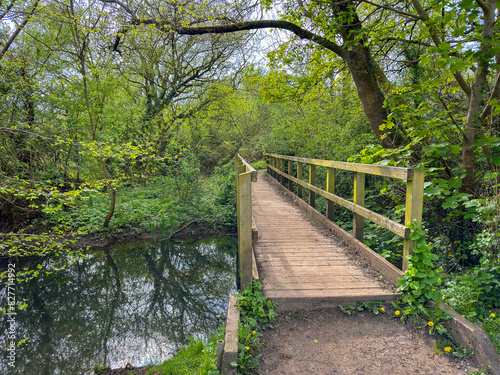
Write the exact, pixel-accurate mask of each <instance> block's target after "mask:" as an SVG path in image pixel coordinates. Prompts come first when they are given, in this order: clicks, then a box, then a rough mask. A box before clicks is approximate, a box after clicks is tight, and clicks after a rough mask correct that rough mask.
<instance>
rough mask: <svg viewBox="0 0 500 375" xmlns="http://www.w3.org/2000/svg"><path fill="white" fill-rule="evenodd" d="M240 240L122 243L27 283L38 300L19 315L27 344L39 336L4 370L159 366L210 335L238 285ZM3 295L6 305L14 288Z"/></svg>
mask: <svg viewBox="0 0 500 375" xmlns="http://www.w3.org/2000/svg"><path fill="white" fill-rule="evenodd" d="M235 245H236V244H235V239H234V238H233V237H222V238H221V237H219V238H217V239H215V238H211V239H203V240H197V241H195V242H192V241H191V243H190V241H188V240H184V241H182V242H177V243H168V242H165V243H161V246H160V244H158V245H156V246H152V245H151V244H144V243H134V244H128V245H121V246H115V247H110V248H107V249H105V250H99V251H94V252H92V253H91V254H90V256H89V257H88V258H87V259H83V260H81V261H79V262H78V263H75V264H73V265H72V266H71V267H68V268H66V269H64V270H61V271H58V272H54V273H52V274H49V275H43V276H40V277H38V278H35V279H33V280H31V281H29V282H27V283H23V284H19V285H17V287H16V294H17V299H18V300H19V299H23V298H24V299H27V303H28V308H27V309H25V310H22V311H20V312H19V314H18V315H17V317H16V322H17V324H18V327H17V335H18V341H19V340H21V339H23V338H26V337H29V340H28V341H27V342H26V343H25V344H24V345H22V346H21V347H20V348H19V350H18V352H17V358H16V369H15V370H14V371H12V370H11V369H10V368H8V367H7V358H6V357H7V353H6V352H2V353H0V354H2V358H1V359H0V361H1V362H0V372H1V373H9V374H26V375H31V374H33V375H34V374H36V375H40V374H43V375H52V374H87V373H89V374H90V373H92V371H91V370H92V368H93V367H94V366H95V365H103V364H106V365H111V367H120V366H125V364H126V363H127V362H130V363H131V364H133V365H134V366H139V365H144V364H148V363H159V362H161V361H162V360H165V359H167V358H169V357H170V356H171V353H172V352H174V351H175V350H176V349H178V347H179V346H181V345H183V344H184V343H186V341H187V338H188V337H189V336H194V337H196V338H202V337H205V338H206V337H208V336H209V335H210V334H211V333H215V332H216V331H217V329H218V327H219V326H220V325H221V324H222V323H223V319H224V317H225V312H226V310H227V300H228V296H229V293H230V292H231V291H233V290H234V289H235V284H234V272H235V268H234V252H235ZM18 266H19V265H18ZM23 267H26V265H23ZM0 298H1V300H2V301H6V290H5V288H4V289H2V291H1V292H0ZM218 315H220V317H218ZM6 329H7V321H6V317H4V319H3V321H2V332H6ZM5 340H6V338H5V335H2V337H1V338H0V345H2V347H5V344H6V341H5Z"/></svg>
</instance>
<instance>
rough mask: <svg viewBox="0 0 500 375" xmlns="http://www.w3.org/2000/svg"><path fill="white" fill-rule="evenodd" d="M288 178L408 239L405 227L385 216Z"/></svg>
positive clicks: (407, 231) (293, 178)
mask: <svg viewBox="0 0 500 375" xmlns="http://www.w3.org/2000/svg"><path fill="white" fill-rule="evenodd" d="M278 173H282V172H281V171H279V172H278ZM290 178H291V179H292V180H293V181H294V182H296V183H298V184H300V185H302V186H304V187H305V188H306V189H309V190H313V191H314V192H315V193H317V194H318V195H321V196H322V197H325V198H326V199H329V200H331V201H333V202H335V203H337V204H339V205H341V206H342V207H345V208H347V209H348V210H351V211H352V212H354V213H357V214H359V215H361V216H363V217H364V218H366V219H368V220H371V221H373V222H374V223H375V224H378V225H380V226H381V227H383V228H385V229H387V230H390V231H391V232H392V233H394V234H397V235H398V236H400V237H403V238H408V236H409V234H410V232H409V230H408V228H407V227H405V226H404V225H402V224H399V223H396V222H395V221H392V220H390V219H388V218H386V217H385V216H382V215H380V214H378V213H376V212H373V211H371V210H369V209H367V208H365V207H362V206H359V205H357V204H355V203H353V202H350V201H348V200H347V199H344V198H341V197H339V196H337V195H334V194H331V193H328V192H327V191H324V190H322V189H319V188H317V187H315V186H312V185H310V184H308V183H307V182H304V181H298V180H297V179H296V178H295V177H292V176H290Z"/></svg>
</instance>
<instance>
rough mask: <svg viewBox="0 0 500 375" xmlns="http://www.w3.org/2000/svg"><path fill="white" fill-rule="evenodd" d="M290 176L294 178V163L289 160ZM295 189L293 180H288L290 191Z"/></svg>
mask: <svg viewBox="0 0 500 375" xmlns="http://www.w3.org/2000/svg"><path fill="white" fill-rule="evenodd" d="M288 174H289V175H290V176H293V161H291V160H288ZM292 189H293V182H292V180H290V179H288V190H290V191H292Z"/></svg>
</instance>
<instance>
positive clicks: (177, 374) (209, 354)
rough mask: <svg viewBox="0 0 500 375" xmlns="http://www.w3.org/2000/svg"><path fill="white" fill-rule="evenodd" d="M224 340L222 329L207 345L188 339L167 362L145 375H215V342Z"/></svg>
mask: <svg viewBox="0 0 500 375" xmlns="http://www.w3.org/2000/svg"><path fill="white" fill-rule="evenodd" d="M221 339H224V327H222V328H221V329H220V331H219V333H218V334H217V335H215V336H212V337H211V338H210V340H209V341H208V342H207V343H204V342H203V341H201V340H195V339H194V338H192V337H190V338H189V341H188V343H187V344H186V345H185V346H184V347H183V348H181V350H180V351H179V352H178V353H177V354H176V355H175V356H174V357H172V358H170V359H169V360H167V361H165V362H163V363H162V364H161V365H159V366H155V367H153V368H152V369H150V370H148V371H147V372H146V374H147V375H153V374H161V375H216V374H219V373H220V372H219V371H218V370H217V340H221Z"/></svg>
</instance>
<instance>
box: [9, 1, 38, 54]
mask: <svg viewBox="0 0 500 375" xmlns="http://www.w3.org/2000/svg"><path fill="white" fill-rule="evenodd" d="M38 2H39V0H35V3H34V4H33V8H32V9H31V12H30V13H29V14H28V15H27V16H26V17H25V18H24V20H23V22H22V23H21V24H20V25H19V26H18V27H17V29H16V31H14V33H13V34H12V35H11V36H10V38H9V40H8V41H7V43H5V46H3V48H2V51H0V60H2V58H3V57H4V55H5V53H6V52H7V51H8V50H9V48H10V46H11V45H12V43H14V40H16V38H17V36H18V35H19V33H20V32H21V31H22V30H23V29H24V26H26V24H27V23H28V21H29V20H30V18H31V16H32V15H33V13H34V12H35V10H36V8H37V7H38Z"/></svg>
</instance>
